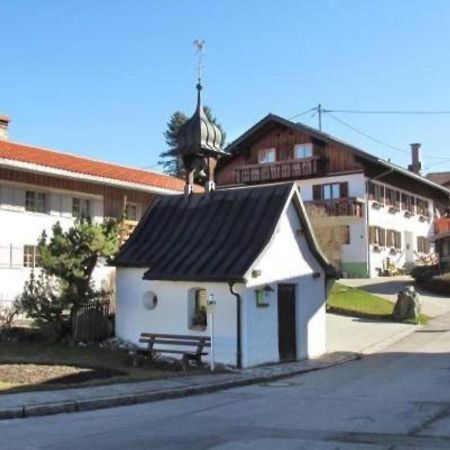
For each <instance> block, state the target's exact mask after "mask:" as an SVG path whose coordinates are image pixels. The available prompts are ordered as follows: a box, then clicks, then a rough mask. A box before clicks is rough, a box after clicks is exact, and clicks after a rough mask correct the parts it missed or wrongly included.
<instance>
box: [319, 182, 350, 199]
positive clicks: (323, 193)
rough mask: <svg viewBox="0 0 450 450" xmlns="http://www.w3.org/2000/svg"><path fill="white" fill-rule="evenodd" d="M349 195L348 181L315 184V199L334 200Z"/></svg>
mask: <svg viewBox="0 0 450 450" xmlns="http://www.w3.org/2000/svg"><path fill="white" fill-rule="evenodd" d="M346 197H348V183H347V182H345V183H331V184H316V185H314V186H313V200H334V199H338V198H346Z"/></svg>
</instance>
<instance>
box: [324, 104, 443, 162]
mask: <svg viewBox="0 0 450 450" xmlns="http://www.w3.org/2000/svg"><path fill="white" fill-rule="evenodd" d="M322 112H325V113H326V114H328V115H329V116H330V117H331V118H333V119H334V120H336V121H337V122H339V123H341V124H342V125H344V126H346V127H348V128H350V129H351V130H353V131H355V132H356V133H358V134H360V135H361V136H364V137H366V138H368V139H371V140H372V141H374V142H377V143H378V144H381V145H383V146H385V147H388V148H390V149H393V150H397V151H399V152H402V153H406V154H410V151H409V150H406V149H403V148H400V147H396V146H394V145H391V144H388V143H387V142H384V141H382V140H381V139H378V138H375V137H373V136H370V135H369V134H367V133H364V132H363V131H361V130H359V129H358V128H356V127H354V126H353V125H350V124H349V123H347V122H345V121H343V120H342V119H339V118H337V117H336V116H335V115H333V114H331V113H330V110H328V109H322ZM426 157H427V158H429V159H437V160H444V161H443V162H447V161H449V159H448V157H447V156H431V155H426ZM435 164H439V163H435Z"/></svg>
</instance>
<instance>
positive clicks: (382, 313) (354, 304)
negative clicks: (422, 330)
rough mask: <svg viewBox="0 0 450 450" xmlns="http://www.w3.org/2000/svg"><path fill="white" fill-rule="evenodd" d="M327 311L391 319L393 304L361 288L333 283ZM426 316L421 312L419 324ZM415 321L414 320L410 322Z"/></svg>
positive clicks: (425, 319) (424, 322)
mask: <svg viewBox="0 0 450 450" xmlns="http://www.w3.org/2000/svg"><path fill="white" fill-rule="evenodd" d="M327 306H328V311H329V312H333V313H336V314H343V315H346V316H353V317H366V318H370V319H378V320H393V319H392V311H393V309H394V304H393V303H391V302H390V301H388V300H385V299H383V298H381V297H378V296H376V295H373V294H369V293H368V292H366V291H364V290H363V289H358V288H352V287H347V286H344V285H342V284H340V283H334V286H333V288H332V289H331V292H330V295H329V297H328V300H327ZM427 321H428V317H427V316H425V315H424V314H421V315H420V317H419V322H420V324H422V325H424V324H426V323H427ZM411 323H416V322H411Z"/></svg>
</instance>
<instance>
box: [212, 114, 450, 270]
mask: <svg viewBox="0 0 450 450" xmlns="http://www.w3.org/2000/svg"><path fill="white" fill-rule="evenodd" d="M419 147H420V145H419V144H412V164H411V165H410V166H409V167H408V169H404V168H402V167H399V166H397V165H395V164H393V163H391V162H390V161H386V160H383V159H381V158H378V157H376V156H374V155H372V154H370V153H368V152H366V151H364V150H361V149H360V148H357V147H355V146H353V145H350V144H348V143H346V142H343V141H341V140H339V139H337V138H335V137H333V136H330V135H328V134H326V133H323V132H320V131H318V130H316V129H314V128H311V127H308V126H306V125H303V124H300V123H294V122H291V121H289V120H285V119H283V118H281V117H279V116H276V115H273V114H270V115H268V116H266V117H265V118H263V119H262V120H261V121H260V122H258V123H257V124H255V125H254V126H253V127H251V128H250V129H249V130H248V131H247V132H245V133H244V134H243V135H242V136H240V137H239V138H238V139H236V140H235V141H234V142H233V143H231V145H230V146H229V147H228V149H227V150H229V153H230V156H229V157H228V158H226V159H225V158H224V159H222V161H221V163H220V164H219V166H218V168H217V173H216V180H217V183H218V184H219V185H221V186H230V185H254V184H261V183H274V182H280V181H286V180H293V181H295V182H296V183H297V185H298V186H299V188H300V191H301V195H302V198H303V201H304V202H305V203H306V204H310V205H316V206H317V207H319V208H321V209H322V210H324V211H325V212H326V213H327V215H328V216H329V217H328V219H327V221H326V222H327V225H328V226H329V225H332V226H339V227H342V230H343V232H344V236H345V241H344V244H343V245H342V247H341V270H342V274H343V275H344V276H347V277H368V276H370V277H373V276H377V275H378V274H380V273H382V272H383V271H385V270H387V269H388V268H391V267H393V266H395V267H398V268H404V267H405V268H408V267H410V266H412V265H413V264H414V263H415V262H417V261H420V260H421V259H422V258H424V257H426V256H427V255H429V254H430V253H431V251H432V250H433V249H432V248H431V247H430V238H431V236H432V235H433V233H434V231H433V230H434V219H435V216H436V212H437V211H438V210H439V211H441V213H443V211H445V209H446V208H447V207H448V205H449V196H450V191H449V190H448V189H447V188H446V187H444V186H441V185H439V184H437V183H435V182H434V181H432V180H429V179H427V178H425V177H423V176H421V175H420V169H421V163H420V157H419Z"/></svg>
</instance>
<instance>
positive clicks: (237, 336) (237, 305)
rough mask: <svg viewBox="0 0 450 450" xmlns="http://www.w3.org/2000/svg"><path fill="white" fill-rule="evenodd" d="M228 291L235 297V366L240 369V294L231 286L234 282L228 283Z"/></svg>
mask: <svg viewBox="0 0 450 450" xmlns="http://www.w3.org/2000/svg"><path fill="white" fill-rule="evenodd" d="M228 286H229V288H230V293H231V294H232V295H234V296H235V297H236V366H237V368H238V369H242V336H241V322H242V317H241V303H242V301H241V296H240V294H238V293H237V292H236V291H235V290H234V289H233V288H234V283H228Z"/></svg>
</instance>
